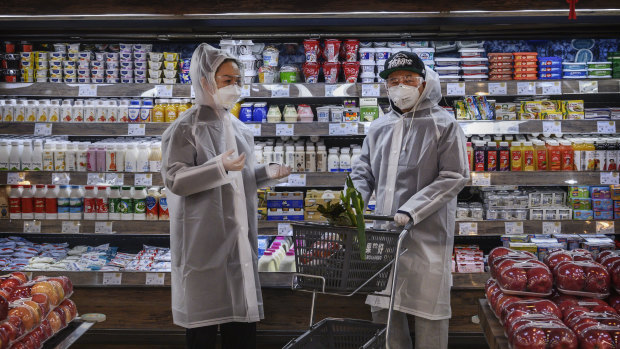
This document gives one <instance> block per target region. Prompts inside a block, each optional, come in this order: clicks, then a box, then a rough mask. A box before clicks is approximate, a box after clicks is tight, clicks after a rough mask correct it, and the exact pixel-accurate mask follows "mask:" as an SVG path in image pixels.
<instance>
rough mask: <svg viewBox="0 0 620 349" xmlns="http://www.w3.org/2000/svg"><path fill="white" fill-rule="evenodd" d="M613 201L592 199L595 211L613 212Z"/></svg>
mask: <svg viewBox="0 0 620 349" xmlns="http://www.w3.org/2000/svg"><path fill="white" fill-rule="evenodd" d="M613 204H614V203H613V201H612V200H611V199H592V210H594V211H612V209H613V207H614V206H613Z"/></svg>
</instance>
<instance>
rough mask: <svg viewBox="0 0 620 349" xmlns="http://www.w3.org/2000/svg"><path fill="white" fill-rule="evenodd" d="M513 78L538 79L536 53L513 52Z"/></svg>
mask: <svg viewBox="0 0 620 349" xmlns="http://www.w3.org/2000/svg"><path fill="white" fill-rule="evenodd" d="M514 67H515V68H514V69H515V71H514V79H515V80H537V79H538V75H537V73H538V53H536V52H515V53H514Z"/></svg>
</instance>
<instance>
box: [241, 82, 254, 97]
mask: <svg viewBox="0 0 620 349" xmlns="http://www.w3.org/2000/svg"><path fill="white" fill-rule="evenodd" d="M251 95H252V85H243V87H241V98H245V97H250V96H251Z"/></svg>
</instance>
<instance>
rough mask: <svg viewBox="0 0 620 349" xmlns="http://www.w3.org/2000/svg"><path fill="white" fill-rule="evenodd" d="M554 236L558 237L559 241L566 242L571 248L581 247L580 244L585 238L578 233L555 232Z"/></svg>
mask: <svg viewBox="0 0 620 349" xmlns="http://www.w3.org/2000/svg"><path fill="white" fill-rule="evenodd" d="M553 237H554V238H556V239H557V240H558V242H562V243H565V244H566V248H567V249H569V250H574V249H576V248H579V244H580V243H581V241H583V238H582V237H581V236H579V235H578V234H553Z"/></svg>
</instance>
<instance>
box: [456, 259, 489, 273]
mask: <svg viewBox="0 0 620 349" xmlns="http://www.w3.org/2000/svg"><path fill="white" fill-rule="evenodd" d="M456 272H457V273H484V262H475V261H469V262H458V261H457V262H456Z"/></svg>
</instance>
